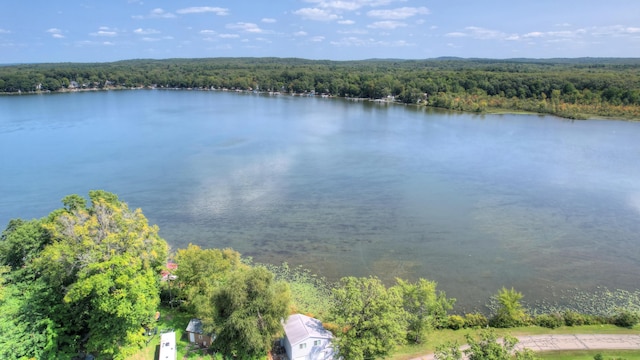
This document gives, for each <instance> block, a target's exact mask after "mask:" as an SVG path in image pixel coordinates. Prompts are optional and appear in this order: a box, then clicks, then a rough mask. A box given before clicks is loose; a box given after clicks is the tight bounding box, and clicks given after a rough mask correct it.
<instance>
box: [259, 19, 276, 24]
mask: <svg viewBox="0 0 640 360" xmlns="http://www.w3.org/2000/svg"><path fill="white" fill-rule="evenodd" d="M260 21H262V22H263V23H269V24H273V23H275V22H277V20H276V19H272V18H263V19H262V20H260Z"/></svg>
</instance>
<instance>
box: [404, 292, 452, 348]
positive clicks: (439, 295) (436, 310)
mask: <svg viewBox="0 0 640 360" xmlns="http://www.w3.org/2000/svg"><path fill="white" fill-rule="evenodd" d="M396 282H397V285H396V287H397V289H398V291H399V292H400V294H401V296H402V306H403V308H404V310H405V312H406V316H407V325H408V328H407V330H408V331H407V339H408V340H409V341H412V342H415V343H420V342H423V341H424V340H425V339H426V335H427V332H428V331H429V330H432V329H434V328H442V327H444V326H446V322H447V312H448V311H449V310H451V309H452V308H453V304H454V303H455V301H456V300H455V299H447V297H446V294H445V293H444V292H442V291H436V287H437V283H436V282H434V281H429V280H426V279H419V280H418V281H417V282H415V283H409V282H407V281H404V280H402V279H396Z"/></svg>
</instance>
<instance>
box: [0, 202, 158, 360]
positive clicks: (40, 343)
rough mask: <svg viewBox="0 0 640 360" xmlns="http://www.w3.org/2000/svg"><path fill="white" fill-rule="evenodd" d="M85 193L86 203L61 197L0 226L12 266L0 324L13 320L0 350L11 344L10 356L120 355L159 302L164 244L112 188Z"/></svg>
mask: <svg viewBox="0 0 640 360" xmlns="http://www.w3.org/2000/svg"><path fill="white" fill-rule="evenodd" d="M89 198H90V200H91V205H90V206H89V207H87V206H86V202H85V201H84V200H83V199H82V198H80V197H79V196H77V195H72V196H69V197H66V198H65V199H64V200H63V204H64V205H65V208H63V209H59V210H55V211H53V212H52V213H51V214H50V215H49V216H48V217H47V218H43V219H40V220H32V221H28V222H25V221H20V220H14V221H11V222H10V223H9V226H8V227H7V230H5V232H3V235H2V239H1V240H2V241H0V247H1V248H2V249H3V250H8V251H7V252H6V253H5V252H4V251H3V256H2V257H0V261H2V265H7V266H9V268H11V269H12V270H11V271H10V272H9V273H8V274H6V275H5V278H6V279H9V282H8V283H7V285H6V286H7V289H9V290H8V293H9V295H8V296H6V299H5V300H3V301H2V303H1V304H0V306H1V307H2V310H3V311H2V314H3V315H2V316H0V327H5V326H10V327H13V331H10V333H11V336H13V338H11V337H3V339H2V340H0V352H2V351H5V350H6V349H7V348H8V347H10V349H11V351H12V353H11V357H9V358H22V357H33V358H65V357H72V355H73V354H77V353H78V352H90V353H93V354H95V355H97V356H98V357H100V358H123V357H124V356H126V355H127V354H128V353H129V352H130V351H132V350H133V349H134V348H135V347H136V346H137V345H140V344H142V342H143V340H144V339H143V336H142V330H143V326H144V325H146V324H149V323H150V322H151V321H152V320H153V316H154V314H155V311H156V309H157V306H158V305H159V293H158V283H159V276H158V275H159V270H160V269H161V267H162V266H163V264H164V262H165V260H166V256H167V244H166V242H165V241H164V240H162V239H161V238H160V237H159V236H158V229H157V227H155V226H149V224H148V223H147V220H146V218H145V217H144V215H142V212H141V211H140V210H135V211H132V210H129V208H128V206H127V205H126V204H125V203H123V202H121V201H120V200H119V199H118V198H117V196H115V195H114V194H111V193H108V192H105V191H91V192H90V193H89ZM20 241H22V243H20ZM28 334H31V335H28ZM36 334H37V335H36ZM5 354H6V353H5Z"/></svg>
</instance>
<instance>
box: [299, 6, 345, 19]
mask: <svg viewBox="0 0 640 360" xmlns="http://www.w3.org/2000/svg"><path fill="white" fill-rule="evenodd" d="M293 13H294V14H296V15H299V16H301V17H302V18H303V19H308V20H315V21H333V20H338V19H340V16H339V15H337V14H334V13H332V12H330V11H327V10H324V9H318V8H303V9H300V10H296V11H294V12H293Z"/></svg>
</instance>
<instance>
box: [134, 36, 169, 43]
mask: <svg viewBox="0 0 640 360" xmlns="http://www.w3.org/2000/svg"><path fill="white" fill-rule="evenodd" d="M162 40H173V36H163V37H147V36H145V37H143V38H142V41H148V42H153V41H162Z"/></svg>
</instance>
